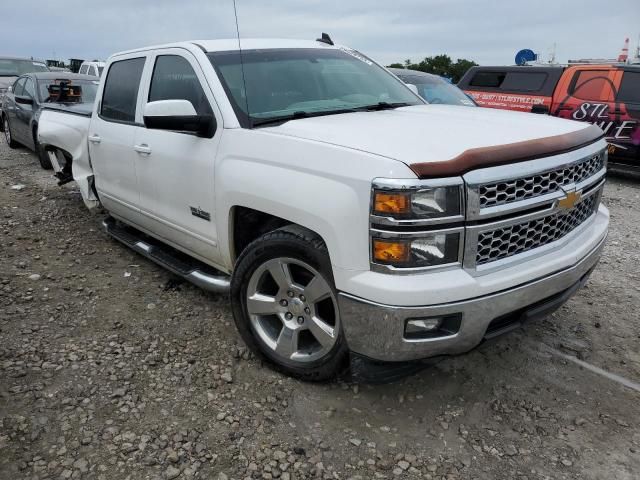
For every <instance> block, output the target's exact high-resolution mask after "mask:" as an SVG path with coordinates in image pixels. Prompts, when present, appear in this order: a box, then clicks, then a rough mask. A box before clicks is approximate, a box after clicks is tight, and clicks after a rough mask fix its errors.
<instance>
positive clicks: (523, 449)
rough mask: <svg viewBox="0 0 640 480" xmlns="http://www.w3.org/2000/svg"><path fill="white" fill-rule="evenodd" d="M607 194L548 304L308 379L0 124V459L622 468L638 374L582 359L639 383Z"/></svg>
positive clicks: (507, 470)
mask: <svg viewBox="0 0 640 480" xmlns="http://www.w3.org/2000/svg"><path fill="white" fill-rule="evenodd" d="M16 185H23V186H24V187H23V188H21V189H15V186H16ZM605 197H606V199H605V201H606V203H607V204H608V205H609V207H610V208H611V212H612V229H611V233H610V237H609V242H608V245H607V247H606V249H605V253H604V257H603V259H602V262H601V264H600V267H599V268H598V269H597V270H596V272H595V273H594V274H593V276H592V278H591V280H590V282H589V284H588V286H587V287H586V288H584V289H583V290H582V291H581V292H579V294H578V295H577V296H575V297H574V298H573V299H572V300H571V301H570V302H569V303H568V304H567V305H566V306H565V307H563V308H562V309H560V310H559V311H558V312H556V313H555V314H554V315H553V316H552V317H551V318H549V319H547V320H544V321H540V322H536V323H534V324H530V325H527V327H526V328H524V329H520V330H518V331H516V332H514V333H512V334H509V335H507V336H503V337H501V338H499V339H496V340H494V341H492V342H489V343H485V344H483V345H482V346H480V347H479V348H478V349H476V350H474V351H473V352H471V353H469V354H467V355H463V356H460V357H455V358H448V359H445V360H442V361H440V362H439V363H437V364H436V365H435V366H431V367H429V368H426V369H425V370H423V371H421V372H420V373H417V374H415V375H413V376H410V377H408V378H405V379H403V380H401V381H398V382H395V383H393V384H386V385H357V384H352V383H349V382H344V381H343V382H334V383H331V384H323V385H316V384H305V383H301V382H298V381H295V380H292V379H290V378H287V377H284V376H282V375H279V374H276V373H274V372H272V371H271V370H269V369H268V368H267V367H265V366H264V365H262V364H261V363H260V362H259V361H257V360H256V359H254V358H252V356H251V355H249V353H248V352H247V350H246V348H245V347H244V346H243V345H242V343H241V341H240V339H239V337H238V335H237V334H236V332H235V330H234V327H233V323H232V318H231V312H230V309H229V305H228V303H227V300H226V298H224V297H221V296H213V295H209V294H206V293H204V292H202V291H201V290H198V289H197V288H195V287H193V286H191V285H189V284H185V283H180V282H179V281H176V279H175V278H174V277H172V275H171V274H169V273H167V272H165V271H163V270H162V269H160V268H159V267H156V266H155V265H153V264H151V263H149V262H148V261H146V260H145V259H143V258H142V257H140V256H138V255H136V254H135V253H133V252H131V251H129V250H127V249H126V248H125V247H124V246H121V245H120V244H118V243H116V242H115V241H113V240H111V239H109V238H108V237H107V236H106V235H105V234H103V233H102V232H101V231H100V229H99V218H97V217H94V216H92V215H91V214H89V213H88V212H87V211H86V210H85V208H84V206H83V203H82V201H81V198H80V195H79V193H78V192H77V190H76V189H75V187H74V185H67V186H65V187H63V188H60V187H58V186H56V185H55V182H54V181H53V179H52V178H51V177H50V176H49V174H48V173H47V172H44V171H42V170H40V168H39V166H38V165H37V162H36V159H35V157H34V156H33V155H32V154H31V153H29V152H27V151H26V150H23V149H18V150H13V151H11V150H9V149H8V148H7V146H6V144H5V143H2V145H1V146H0V208H1V212H0V478H2V479H45V478H51V479H58V478H62V479H68V478H95V479H105V480H106V479H109V480H113V479H147V478H148V479H173V478H178V479H188V478H203V479H247V478H264V479H269V478H280V479H283V480H286V479H303V478H336V479H348V478H353V479H372V478H425V479H447V480H452V479H519V480H525V479H528V480H533V479H594V480H595V479H598V480H601V479H623V480H624V479H636V478H640V401H639V400H640V391H637V390H634V388H633V387H634V385H633V384H631V385H630V387H625V386H623V385H622V384H621V383H620V382H619V381H616V378H617V377H611V378H610V377H607V376H606V375H604V374H602V372H600V373H598V372H594V371H592V370H590V369H589V368H584V367H585V366H587V367H588V366H589V365H594V366H597V367H599V368H601V369H603V370H604V371H606V372H610V373H611V374H615V375H618V376H620V377H623V378H626V379H628V380H629V381H630V382H638V383H640V354H639V349H638V343H639V339H640V325H639V321H638V320H639V317H640V314H639V313H638V310H639V309H640V273H639V270H638V267H637V265H638V263H639V262H640V250H639V249H638V238H639V235H638V234H639V233H640V232H639V225H640V209H639V208H638V205H639V204H640V183H637V182H632V181H627V180H624V179H621V178H619V177H618V178H612V179H610V182H609V184H608V186H607V189H606V195H605ZM576 358H577V359H579V360H576ZM578 361H584V362H587V363H583V364H582V365H579V364H578V363H576V362H578ZM636 386H637V385H636Z"/></svg>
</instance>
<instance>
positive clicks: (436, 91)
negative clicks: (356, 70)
mask: <svg viewBox="0 0 640 480" xmlns="http://www.w3.org/2000/svg"><path fill="white" fill-rule="evenodd" d="M388 70H389V71H390V72H391V73H393V74H394V75H395V76H396V77H398V78H399V79H400V80H402V81H403V82H404V83H407V84H410V85H415V86H416V88H417V89H418V94H419V95H420V96H421V97H422V98H424V99H425V100H426V101H427V102H429V103H433V104H446V105H462V106H465V107H473V106H475V102H474V101H473V100H472V99H471V98H469V96H467V95H466V94H465V93H464V92H463V91H462V90H460V89H459V88H458V87H456V86H455V85H453V84H452V83H449V82H447V81H446V80H444V79H443V78H441V77H439V76H438V75H432V74H430V73H425V72H421V71H419V70H409V69H405V68H389V69H388Z"/></svg>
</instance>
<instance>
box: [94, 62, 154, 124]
mask: <svg viewBox="0 0 640 480" xmlns="http://www.w3.org/2000/svg"><path fill="white" fill-rule="evenodd" d="M144 62H145V58H144V57H141V58H132V59H130V60H120V61H119V62H114V63H112V64H111V67H110V68H109V71H108V72H107V79H106V81H105V85H104V92H103V94H102V106H101V108H100V115H101V116H102V117H104V118H105V119H107V120H117V121H121V122H134V121H135V118H136V103H137V100H138V88H139V87H140V77H141V76H142V69H143V68H144Z"/></svg>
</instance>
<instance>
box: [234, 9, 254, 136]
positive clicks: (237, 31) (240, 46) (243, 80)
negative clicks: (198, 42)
mask: <svg viewBox="0 0 640 480" xmlns="http://www.w3.org/2000/svg"><path fill="white" fill-rule="evenodd" d="M233 14H234V15H235V17H236V35H237V37H238V50H239V51H240V71H241V72H242V86H243V87H244V102H245V105H246V106H247V118H248V119H249V123H250V124H251V123H252V122H251V112H250V111H249V92H247V82H246V81H245V78H244V62H243V60H242V44H241V43H240V27H239V26H238V9H237V8H236V0H233Z"/></svg>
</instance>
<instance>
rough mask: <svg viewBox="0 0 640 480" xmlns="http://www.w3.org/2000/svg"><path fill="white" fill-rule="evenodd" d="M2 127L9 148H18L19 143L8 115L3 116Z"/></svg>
mask: <svg viewBox="0 0 640 480" xmlns="http://www.w3.org/2000/svg"><path fill="white" fill-rule="evenodd" d="M2 127H3V129H4V139H5V140H6V141H7V145H9V148H17V147H18V143H17V142H16V141H15V140H14V139H13V135H12V134H11V125H9V118H8V117H7V116H6V115H3V117H2Z"/></svg>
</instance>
